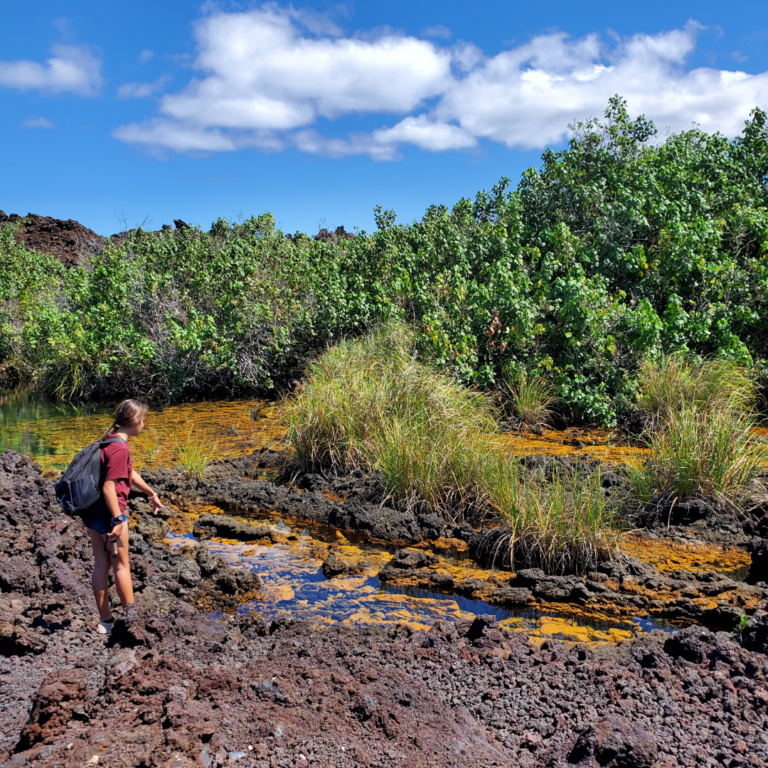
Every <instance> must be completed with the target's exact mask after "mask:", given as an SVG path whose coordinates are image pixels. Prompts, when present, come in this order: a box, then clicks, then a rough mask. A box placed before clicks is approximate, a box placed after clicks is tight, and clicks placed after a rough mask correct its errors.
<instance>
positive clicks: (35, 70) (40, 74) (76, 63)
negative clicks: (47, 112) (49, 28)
mask: <svg viewBox="0 0 768 768" xmlns="http://www.w3.org/2000/svg"><path fill="white" fill-rule="evenodd" d="M52 52H53V56H52V57H51V58H50V59H48V60H47V61H46V62H45V64H41V63H40V62H37V61H27V60H24V59H22V60H17V61H0V87H6V88H15V89H16V90H19V91H30V90H40V91H44V92H49V93H65V92H70V93H75V94H77V95H78V96H95V95H97V94H98V92H99V90H100V89H101V85H102V82H103V81H102V77H101V60H100V59H98V58H97V57H96V56H94V55H93V53H91V52H90V51H89V50H88V49H87V48H85V47H82V46H75V45H54V46H52Z"/></svg>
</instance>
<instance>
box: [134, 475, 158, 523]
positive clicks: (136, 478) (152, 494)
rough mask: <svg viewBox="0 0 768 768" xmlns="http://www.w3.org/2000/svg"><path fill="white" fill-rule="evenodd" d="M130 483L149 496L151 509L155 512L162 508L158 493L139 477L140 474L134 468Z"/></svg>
mask: <svg viewBox="0 0 768 768" xmlns="http://www.w3.org/2000/svg"><path fill="white" fill-rule="evenodd" d="M131 485H135V486H136V487H137V488H138V489H139V490H140V491H141V492H142V493H146V494H147V496H148V497H149V503H150V504H151V505H152V511H153V512H154V513H155V514H157V510H158V509H162V507H163V505H162V504H161V503H160V499H159V498H158V495H157V494H156V493H155V492H154V491H153V490H152V489H151V488H150V487H149V486H148V485H147V484H146V483H145V482H144V481H143V480H142V479H141V475H140V474H139V473H138V472H137V471H136V470H135V469H134V470H133V474H132V475H131Z"/></svg>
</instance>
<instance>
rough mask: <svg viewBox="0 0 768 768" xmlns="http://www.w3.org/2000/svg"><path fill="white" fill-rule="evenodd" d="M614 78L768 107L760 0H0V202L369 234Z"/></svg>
mask: <svg viewBox="0 0 768 768" xmlns="http://www.w3.org/2000/svg"><path fill="white" fill-rule="evenodd" d="M616 92H619V93H621V94H622V95H624V96H625V97H626V98H627V100H628V102H629V108H630V111H631V112H632V113H633V114H636V113H639V112H645V114H646V115H647V116H648V117H650V118H652V119H654V120H655V121H656V123H657V126H658V127H659V129H660V133H661V134H662V135H663V134H664V133H665V132H666V131H668V130H680V129H682V128H686V127H688V126H690V124H691V122H692V121H696V122H698V123H699V124H700V125H701V126H702V127H703V128H704V129H706V130H720V131H722V132H723V133H726V134H728V135H733V134H735V133H736V132H738V131H739V130H740V126H741V125H742V124H743V121H744V120H745V119H746V118H747V117H748V114H749V110H750V109H751V108H752V107H754V106H756V105H760V106H762V107H763V108H768V11H767V10H766V6H765V3H763V2H742V3H730V4H724V3H722V2H718V3H714V2H698V3H676V2H656V1H655V0H653V1H652V2H646V3H642V4H618V3H615V2H611V3H604V2H592V3H589V4H583V3H582V4H576V3H552V2H538V3H530V2H529V3H516V2H512V1H511V0H507V1H506V2H495V1H494V2H491V1H488V2H476V3H458V2H446V1H445V0H444V1H443V2H432V1H431V0H430V1H428V2H387V3H371V2H367V3H362V2H349V3H322V2H310V3H299V2H297V3H294V4H288V3H283V2H274V3H267V4H249V3H205V4H202V5H201V4H194V3H188V2H186V3H183V2H153V3H150V2H145V1H144V0H134V2H132V3H130V4H129V5H122V6H119V5H118V4H116V3H114V2H61V1H59V2H48V1H47V0H38V2H36V3H33V4H32V3H26V4H21V3H16V4H13V5H11V4H7V3H6V4H4V7H3V24H2V29H0V141H2V146H3V151H2V153H1V154H0V157H2V160H0V209H3V210H5V211H6V212H7V213H12V212H13V213H21V214H25V213H27V212H34V213H40V214H44V215H51V216H56V217H59V218H74V219H78V220H80V221H82V222H83V223H84V224H86V225H87V226H89V227H91V228H93V229H95V230H96V231H97V232H99V233H101V234H111V233H113V232H116V231H119V230H121V229H123V228H124V227H126V226H127V227H129V228H130V227H135V226H138V225H139V224H141V223H142V222H143V221H145V220H146V221H147V225H148V226H150V227H152V228H155V229H157V228H159V227H160V225H161V224H164V223H170V222H171V220H172V219H174V218H182V219H184V220H186V221H188V222H190V223H196V224H200V225H202V226H204V227H208V226H209V225H210V223H211V222H212V221H213V220H214V219H216V218H217V217H219V216H226V217H228V218H230V219H236V218H238V217H239V216H249V215H251V214H258V213H261V212H264V211H267V210H268V211H272V212H273V213H274V215H275V217H276V219H277V221H278V224H279V226H280V227H281V228H282V229H283V230H284V231H287V232H293V231H296V230H302V231H307V232H310V233H314V232H316V231H317V229H318V227H319V226H322V225H327V226H329V227H336V226H337V225H339V224H344V225H345V226H346V227H347V228H348V229H352V228H353V227H355V226H356V227H359V228H361V229H368V230H370V229H372V228H373V216H372V209H373V206H374V205H376V204H381V205H383V206H384V207H386V208H394V209H395V210H396V211H397V213H398V218H399V220H400V221H410V220H412V219H414V218H418V217H420V216H421V215H422V213H423V211H424V209H425V208H426V207H427V206H428V205H430V204H433V203H445V204H448V205H450V204H452V203H454V202H455V201H456V200H458V199H459V198H460V197H462V196H473V195H474V194H475V193H476V192H477V191H478V190H479V189H483V188H488V187H490V186H492V185H493V184H494V183H495V181H497V180H498V178H499V177H501V176H503V175H506V176H509V177H510V178H512V179H513V181H515V182H516V181H517V179H518V178H519V175H520V173H521V172H522V171H523V170H524V169H525V168H527V167H528V166H530V165H535V164H536V163H537V162H538V159H539V156H540V154H541V151H542V149H543V148H544V147H545V146H561V145H562V144H563V142H564V141H565V140H566V138H567V134H566V132H565V130H566V126H567V124H568V123H569V122H570V121H572V120H573V119H585V118H588V117H590V116H594V115H599V114H600V113H601V111H602V109H603V108H604V105H605V102H606V101H607V98H608V97H609V96H610V95H612V94H613V93H616Z"/></svg>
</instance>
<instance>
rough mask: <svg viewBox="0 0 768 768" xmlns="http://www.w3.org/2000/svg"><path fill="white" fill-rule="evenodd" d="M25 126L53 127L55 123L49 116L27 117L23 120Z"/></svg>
mask: <svg viewBox="0 0 768 768" xmlns="http://www.w3.org/2000/svg"><path fill="white" fill-rule="evenodd" d="M21 125H22V127H23V128H53V126H54V124H53V123H52V122H51V121H50V120H49V119H48V118H47V117H27V118H26V119H24V120H22V121H21Z"/></svg>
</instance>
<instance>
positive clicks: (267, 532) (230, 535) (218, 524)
mask: <svg viewBox="0 0 768 768" xmlns="http://www.w3.org/2000/svg"><path fill="white" fill-rule="evenodd" d="M195 528H210V529H211V530H213V531H215V535H216V536H221V537H222V538H224V539H237V540H239V541H258V540H259V539H270V540H274V539H276V538H279V534H278V533H277V531H275V530H274V529H272V528H270V527H269V526H268V525H249V524H248V523H240V522H238V521H237V520H233V519H232V518H231V517H225V516H224V515H201V516H200V517H199V518H198V519H197V521H196V522H195Z"/></svg>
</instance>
